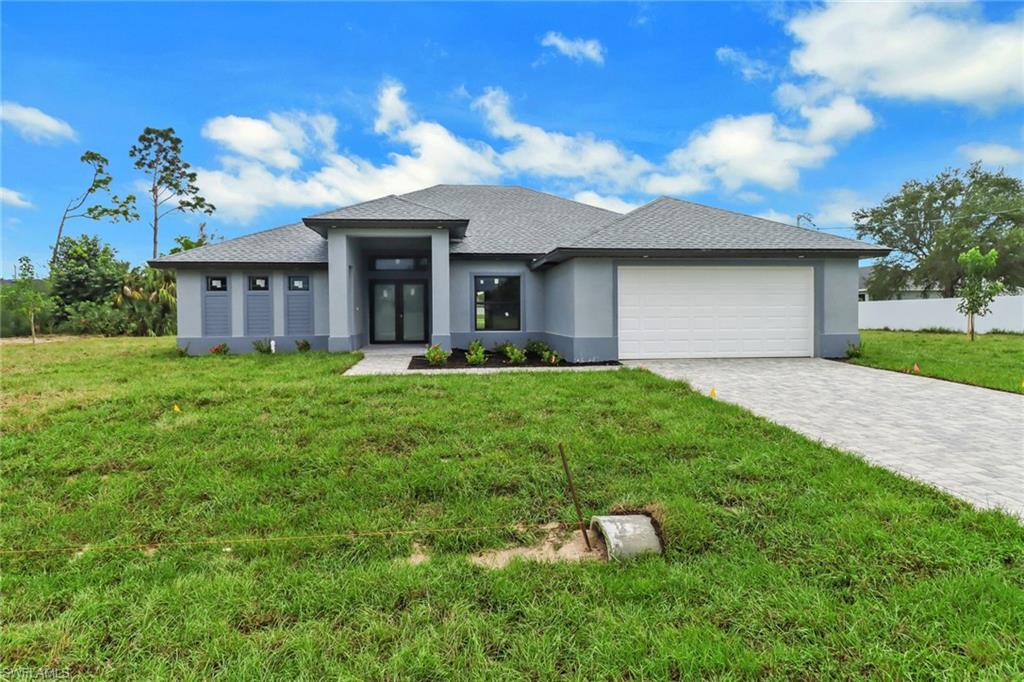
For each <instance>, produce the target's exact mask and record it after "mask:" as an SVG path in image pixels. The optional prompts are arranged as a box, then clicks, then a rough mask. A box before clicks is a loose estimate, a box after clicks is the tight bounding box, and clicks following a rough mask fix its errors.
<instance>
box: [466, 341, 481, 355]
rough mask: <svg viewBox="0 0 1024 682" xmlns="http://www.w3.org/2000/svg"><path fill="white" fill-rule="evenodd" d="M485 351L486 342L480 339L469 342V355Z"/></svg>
mask: <svg viewBox="0 0 1024 682" xmlns="http://www.w3.org/2000/svg"><path fill="white" fill-rule="evenodd" d="M478 348H479V349H480V350H481V351H482V350H484V342H483V341H481V340H480V339H473V340H472V341H470V342H469V348H467V349H466V352H467V353H475V352H476V350H477V349H478Z"/></svg>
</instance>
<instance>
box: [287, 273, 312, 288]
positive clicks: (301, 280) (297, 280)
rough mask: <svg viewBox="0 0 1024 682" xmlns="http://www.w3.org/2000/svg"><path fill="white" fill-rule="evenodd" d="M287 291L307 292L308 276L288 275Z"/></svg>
mask: <svg viewBox="0 0 1024 682" xmlns="http://www.w3.org/2000/svg"><path fill="white" fill-rule="evenodd" d="M288 291H309V275H290V276H289V277H288Z"/></svg>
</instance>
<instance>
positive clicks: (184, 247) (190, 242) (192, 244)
mask: <svg viewBox="0 0 1024 682" xmlns="http://www.w3.org/2000/svg"><path fill="white" fill-rule="evenodd" d="M216 237H217V235H216V234H214V233H213V232H210V233H209V234H207V233H206V223H199V236H198V237H196V238H195V239H192V238H191V237H189V236H188V235H185V234H179V235H178V236H177V237H175V238H174V243H175V244H177V246H174V247H172V248H171V251H170V252H171V253H181V252H182V251H188V250H189V249H198V248H199V247H200V246H206V245H207V244H209V243H210V242H212V241H213V240H214V238H216Z"/></svg>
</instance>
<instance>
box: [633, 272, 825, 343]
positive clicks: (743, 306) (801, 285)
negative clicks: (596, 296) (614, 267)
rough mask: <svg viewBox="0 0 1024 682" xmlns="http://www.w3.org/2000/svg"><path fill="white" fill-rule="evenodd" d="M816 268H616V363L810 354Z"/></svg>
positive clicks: (812, 337) (812, 339)
mask: <svg viewBox="0 0 1024 682" xmlns="http://www.w3.org/2000/svg"><path fill="white" fill-rule="evenodd" d="M813 273H814V269H813V268H810V267H783V266H777V267H746V266H737V267H729V266H721V267H711V266H642V267H640V266H637V267H631V266H622V267H620V268H619V283H618V291H619V302H618V308H619V311H618V312H619V357H620V358H622V359H649V358H763V357H800V356H810V355H813V354H814V336H813V329H814V313H813V310H814V274H813Z"/></svg>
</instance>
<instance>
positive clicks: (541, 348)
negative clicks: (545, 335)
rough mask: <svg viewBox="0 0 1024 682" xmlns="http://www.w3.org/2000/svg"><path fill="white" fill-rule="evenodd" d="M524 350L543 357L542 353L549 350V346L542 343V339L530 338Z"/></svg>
mask: <svg viewBox="0 0 1024 682" xmlns="http://www.w3.org/2000/svg"><path fill="white" fill-rule="evenodd" d="M526 352H527V353H529V354H530V355H534V356H536V357H538V358H541V359H543V358H544V353H550V352H551V346H549V345H548V344H546V343H544V342H543V341H537V340H535V339H530V340H529V341H527V342H526Z"/></svg>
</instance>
